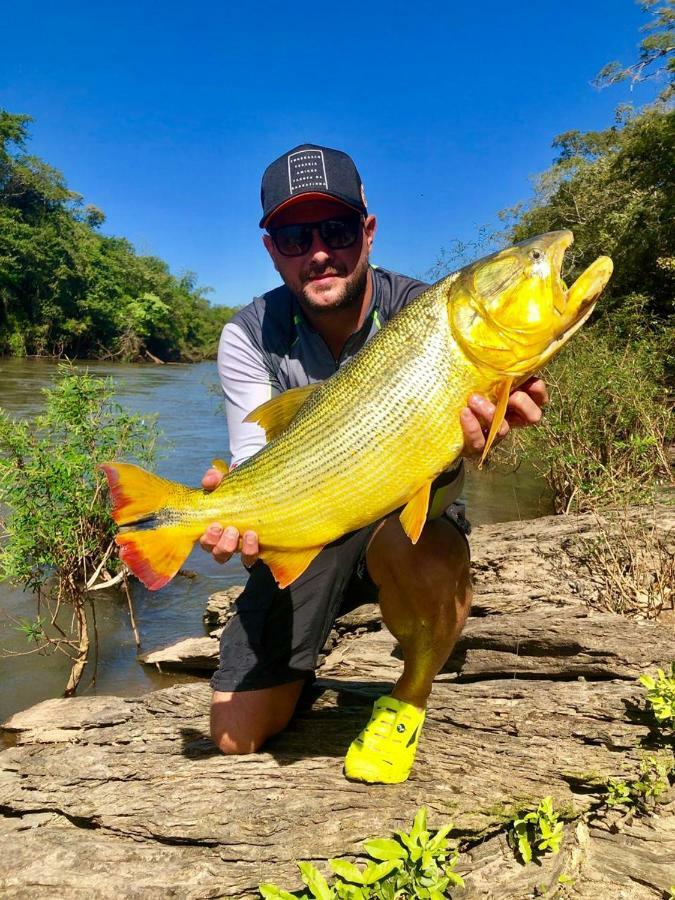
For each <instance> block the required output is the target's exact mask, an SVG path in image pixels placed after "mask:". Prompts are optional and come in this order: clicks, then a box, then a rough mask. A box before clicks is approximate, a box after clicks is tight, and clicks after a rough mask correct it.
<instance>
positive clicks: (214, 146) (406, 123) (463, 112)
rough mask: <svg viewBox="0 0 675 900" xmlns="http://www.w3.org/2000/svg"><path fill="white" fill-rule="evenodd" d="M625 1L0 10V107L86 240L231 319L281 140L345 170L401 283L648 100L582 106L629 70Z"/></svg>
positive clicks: (632, 34)
mask: <svg viewBox="0 0 675 900" xmlns="http://www.w3.org/2000/svg"><path fill="white" fill-rule="evenodd" d="M645 21H646V17H645V16H644V15H643V14H642V13H641V11H640V9H639V7H638V6H637V5H636V4H635V3H633V2H632V0H567V2H566V3H558V2H548V0H540V2H510V3H507V2H503V0H484V2H482V3H477V2H474V3H470V2H462V3H456V2H444V3H430V2H427V0H417V2H406V3H400V2H387V3H383V2H379V0H374V2H371V3H354V2H352V0H348V2H342V3H334V4H327V3H311V2H310V3H278V2H276V3H269V2H266V0H259V2H248V3H226V2H223V0H220V2H217V3H216V2H203V0H202V2H199V3H189V2H188V3H186V2H182V3H176V2H173V0H168V2H164V3H161V4H160V3H149V2H143V0H135V2H133V3H132V2H128V0H121V2H116V3H111V2H103V3H98V4H94V3H90V2H88V3H84V2H68V0H63V2H59V3H54V2H49V3H47V2H30V0H27V2H23V3H13V4H6V5H5V7H4V8H3V14H2V23H3V35H2V40H1V44H2V56H1V57H0V105H1V106H4V107H5V108H7V109H8V110H9V111H11V112H17V113H28V114H30V115H32V116H33V117H34V118H35V123H34V126H33V140H32V143H31V149H32V152H34V153H36V154H37V155H39V156H41V157H43V158H44V159H46V160H47V161H48V162H49V163H51V164H52V165H54V166H56V167H57V168H59V169H61V170H62V171H63V172H64V173H65V174H66V177H67V180H68V183H69V185H70V187H71V188H72V189H74V190H77V191H79V192H80V193H81V194H83V195H84V197H85V201H86V202H87V203H93V204H95V205H96V206H99V207H101V208H102V209H103V210H104V212H105V213H106V215H107V221H106V224H105V226H104V230H105V231H106V233H111V234H118V235H123V236H125V237H128V238H129V239H130V240H131V241H132V242H133V243H134V245H135V246H136V248H137V250H138V251H139V252H141V253H153V254H156V255H158V256H161V257H163V258H164V259H166V260H167V261H168V262H169V264H170V266H171V268H172V270H173V271H174V272H175V273H177V274H179V273H181V272H182V271H185V270H188V269H189V270H192V271H195V272H196V273H197V275H198V278H199V282H200V283H201V284H204V285H209V286H211V287H213V289H214V293H213V294H212V302H217V303H226V304H229V305H239V304H242V303H245V302H248V300H249V299H250V298H251V296H253V295H254V294H258V293H261V292H262V291H264V290H267V289H269V288H271V287H273V286H274V285H275V284H276V283H277V282H278V279H277V276H276V273H275V272H274V270H273V269H272V266H271V264H270V263H269V261H268V259H267V257H266V254H265V252H264V250H263V248H262V244H261V242H260V237H259V229H258V227H257V222H258V219H259V215H260V213H259V186H260V176H261V174H262V170H263V169H264V167H265V166H266V165H267V163H269V162H271V160H272V159H274V158H275V157H277V156H279V155H280V154H281V153H282V152H283V151H285V150H287V149H289V148H291V147H293V146H295V145H296V144H299V143H301V142H303V141H309V142H312V143H319V144H324V145H328V146H332V147H338V148H340V149H344V150H346V151H347V152H349V153H350V154H351V155H352V156H353V158H354V159H355V161H356V163H357V166H358V167H359V170H360V172H361V175H362V177H363V180H364V183H365V187H366V194H367V196H368V202H369V207H370V210H371V211H372V212H375V213H376V214H377V216H378V220H379V233H378V237H377V240H376V246H375V252H374V255H373V259H374V261H375V262H377V263H378V264H380V265H383V266H387V267H389V268H392V269H395V270H397V271H400V272H404V273H407V274H411V275H423V274H424V273H425V272H426V271H427V270H428V269H429V267H430V266H431V265H432V264H433V263H434V261H435V259H436V258H437V256H438V254H439V251H440V250H441V248H442V247H444V246H448V245H449V243H450V242H451V240H452V239H453V238H462V239H467V238H470V237H471V236H472V235H474V234H475V231H476V227H477V226H479V225H481V224H483V223H486V222H494V221H495V220H496V215H495V214H496V212H497V211H498V210H499V209H502V208H503V207H506V206H509V205H511V204H513V203H515V202H516V201H518V200H521V199H524V198H527V197H528V196H529V195H530V193H531V189H530V181H529V178H530V176H532V175H533V174H535V173H537V172H539V171H542V170H543V169H545V168H547V167H548V165H550V163H551V161H552V158H553V152H552V150H551V140H552V138H553V137H554V136H555V135H556V134H558V133H560V132H563V131H566V130H569V129H573V128H577V129H581V130H587V129H594V128H603V127H607V126H608V125H610V124H611V123H612V121H613V110H614V108H615V107H616V106H617V105H618V104H619V103H620V102H625V101H627V100H630V99H631V98H632V99H633V100H634V101H635V102H637V103H642V102H645V100H646V99H648V98H650V97H651V96H652V94H653V88H651V89H641V90H638V91H635V92H634V93H633V94H632V95H631V93H630V91H629V89H628V87H627V86H619V87H616V88H610V89H607V90H604V91H601V92H598V91H596V90H595V89H593V88H592V87H591V86H590V84H589V82H590V80H591V79H592V78H593V76H594V75H595V74H596V73H597V72H598V70H599V69H600V68H601V67H602V66H603V65H604V64H605V63H606V62H608V61H609V60H612V59H620V60H624V61H628V62H630V61H632V60H633V59H634V58H635V56H636V53H637V51H636V46H637V44H638V42H639V40H640V38H641V35H640V34H639V31H638V29H639V27H640V26H641V25H643V24H644V22H645Z"/></svg>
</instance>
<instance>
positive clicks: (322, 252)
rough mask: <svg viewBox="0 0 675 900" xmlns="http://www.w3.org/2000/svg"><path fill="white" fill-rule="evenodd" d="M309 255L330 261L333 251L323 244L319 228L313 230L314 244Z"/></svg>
mask: <svg viewBox="0 0 675 900" xmlns="http://www.w3.org/2000/svg"><path fill="white" fill-rule="evenodd" d="M307 253H308V254H309V255H310V256H313V257H314V258H317V257H318V258H322V259H323V258H326V259H330V255H331V249H330V247H328V246H327V245H326V244H325V243H324V242H323V239H322V237H321V234H320V233H319V229H318V228H312V243H311V244H310V247H309V250H308V251H307Z"/></svg>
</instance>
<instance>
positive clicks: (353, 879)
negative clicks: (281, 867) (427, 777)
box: [260, 807, 464, 900]
mask: <svg viewBox="0 0 675 900" xmlns="http://www.w3.org/2000/svg"><path fill="white" fill-rule="evenodd" d="M451 829H452V823H448V824H446V825H445V826H444V827H443V828H440V829H438V830H437V831H436V832H434V833H432V832H431V831H430V830H429V829H428V828H427V811H426V808H424V807H422V809H420V811H419V812H418V813H417V815H416V816H415V820H414V822H413V826H412V828H411V830H410V832H409V833H407V832H405V831H397V832H395V838H380V839H376V840H371V841H365V842H364V844H363V846H364V848H365V850H366V852H367V854H368V856H369V857H370V860H369V861H368V862H367V864H366V865H365V866H364V867H363V868H362V867H360V866H358V865H355V864H354V863H351V862H348V861H347V860H343V859H331V860H330V866H331V868H332V870H333V872H334V873H335V875H336V878H335V879H334V880H333V883H332V885H329V884H328V882H327V881H326V879H325V878H324V876H323V875H322V874H321V872H319V870H318V869H316V868H315V867H314V866H313V865H312V864H311V863H308V862H300V863H298V868H299V869H300V875H301V876H302V880H303V881H304V883H305V885H306V886H307V888H308V890H309V893H308V892H307V891H299V892H297V891H296V892H295V893H290V892H289V891H285V890H283V889H282V888H279V887H277V886H276V885H274V884H261V885H260V894H261V896H262V897H264V898H267V900H289V898H290V900H311V898H317V900H399V898H400V900H402V898H406V897H410V898H412V897H414V898H420V900H444V898H447V897H450V896H451V894H450V889H451V888H452V887H461V886H463V884H464V882H463V880H462V878H461V877H460V876H459V875H457V873H456V872H455V871H454V869H455V866H456V865H457V858H458V853H457V850H456V849H451V847H450V842H449V840H448V837H447V836H448V834H449V832H450V830H451Z"/></svg>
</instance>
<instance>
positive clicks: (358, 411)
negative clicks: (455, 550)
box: [103, 231, 612, 590]
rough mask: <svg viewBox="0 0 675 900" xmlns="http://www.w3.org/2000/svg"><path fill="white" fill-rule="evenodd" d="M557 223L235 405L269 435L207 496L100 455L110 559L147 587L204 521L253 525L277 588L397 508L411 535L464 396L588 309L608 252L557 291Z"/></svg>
mask: <svg viewBox="0 0 675 900" xmlns="http://www.w3.org/2000/svg"><path fill="white" fill-rule="evenodd" d="M572 240H573V237H572V233H571V232H569V231H556V232H551V233H549V234H544V235H541V236H540V237H536V238H532V239H531V240H528V241H524V242H523V243H521V244H518V245H516V246H514V247H510V248H509V249H506V250H502V251H500V252H498V253H495V254H493V255H492V256H488V257H486V258H485V259H481V260H478V261H477V262H474V263H472V264H471V265H469V266H466V267H465V268H463V269H461V270H460V271H458V272H456V273H454V274H453V275H449V276H448V277H447V278H444V279H443V280H442V281H439V282H438V283H437V284H435V285H434V286H433V287H431V288H429V290H427V291H425V293H423V294H422V295H421V296H419V297H418V298H417V299H416V300H414V301H413V302H412V303H410V304H409V305H408V306H407V307H406V308H405V309H403V310H402V311H401V312H400V313H399V314H398V315H397V316H395V317H394V318H393V319H392V320H391V322H389V323H388V324H387V325H385V326H384V328H383V329H382V330H381V331H380V332H378V334H377V335H375V337H373V338H372V340H370V341H369V342H368V343H367V344H366V345H365V346H364V347H363V349H362V350H361V351H360V352H359V353H358V354H357V356H355V357H354V359H353V360H351V361H350V362H349V363H348V364H347V365H345V366H344V367H343V368H342V369H340V370H339V371H338V372H337V373H336V374H335V375H334V376H333V377H332V378H330V379H328V381H325V382H324V383H323V384H321V385H312V386H310V387H308V388H298V389H295V390H290V391H287V392H285V393H284V394H281V395H280V396H278V397H275V398H273V399H272V400H270V401H269V402H267V403H265V404H263V406H261V407H259V408H258V409H257V410H254V412H253V413H251V414H250V416H249V417H248V420H249V421H255V422H258V423H259V424H260V425H262V426H263V427H264V428H265V431H266V434H267V438H268V441H269V443H267V445H266V446H265V447H264V448H263V449H262V450H261V451H260V452H259V453H256V455H255V456H253V457H251V458H250V459H248V460H247V461H246V462H244V463H243V464H242V465H241V466H239V467H238V468H236V469H235V470H234V471H232V472H231V473H230V474H228V475H226V477H225V478H224V479H223V481H222V483H221V484H220V486H219V487H218V488H217V489H216V490H215V491H213V492H211V493H209V492H206V491H203V490H201V489H194V488H188V487H185V486H183V485H180V484H175V483H173V482H170V481H166V480H164V479H162V478H158V477H157V476H155V475H150V474H148V473H147V472H144V471H143V470H142V469H139V468H138V467H137V466H133V465H129V464H126V463H106V464H105V465H104V466H103V469H104V470H105V472H106V474H107V476H108V482H109V485H110V489H111V492H112V497H113V501H114V509H113V517H114V519H115V521H116V522H117V523H118V524H119V525H124V526H131V527H130V528H127V529H125V530H123V531H122V532H120V533H119V534H118V535H117V538H116V540H117V543H118V544H119V546H120V548H121V550H120V557H121V558H122V559H123V561H124V562H125V563H126V564H127V565H128V566H129V568H130V569H131V570H132V571H133V572H134V574H135V575H137V576H138V578H140V579H141V581H143V583H144V584H145V585H146V586H147V587H148V588H150V589H151V590H157V589H158V588H160V587H162V586H163V585H164V584H166V583H167V581H169V580H170V579H171V578H172V577H173V576H174V575H175V574H176V572H177V571H178V569H179V568H180V566H181V564H182V563H183V562H184V560H185V558H186V557H187V555H188V554H189V552H190V550H191V549H192V546H193V544H194V542H195V541H196V540H197V538H198V537H199V536H200V535H201V534H202V533H203V532H204V531H205V530H206V528H207V526H208V525H209V524H210V523H211V522H216V521H219V522H221V523H222V524H223V525H233V526H235V527H236V528H238V529H239V531H240V533H243V532H244V531H246V530H247V529H252V530H253V531H256V532H257V533H258V536H259V540H260V556H261V558H262V559H263V560H264V561H265V562H266V563H267V565H268V566H269V567H270V569H271V570H272V573H273V575H274V577H275V578H276V580H277V582H278V583H279V585H280V586H281V587H285V586H286V585H288V584H290V583H291V582H292V581H294V580H295V579H296V578H297V577H298V576H299V575H300V574H301V573H302V572H303V571H304V570H305V569H306V568H307V566H308V565H309V564H310V562H311V561H312V559H314V557H315V556H316V555H317V554H318V553H319V551H320V550H321V548H322V547H324V546H325V545H326V544H328V543H330V542H331V541H334V540H336V539H337V538H339V537H340V536H341V535H343V534H346V533H347V532H349V531H353V530H354V529H357V528H360V527H362V526H364V525H366V524H368V523H370V522H374V521H376V520H377V519H379V518H381V517H382V516H384V515H386V514H388V513H391V512H392V511H393V510H396V509H398V508H400V507H403V510H402V512H401V515H400V518H401V523H402V525H403V528H404V529H405V531H406V533H407V534H408V536H409V537H410V539H411V541H413V542H415V541H417V539H418V538H419V536H420V533H421V531H422V528H423V526H424V522H425V520H426V516H427V510H428V506H429V495H430V487H431V484H432V482H433V480H434V479H435V478H436V476H437V475H438V474H439V473H440V472H442V471H443V470H444V469H446V468H447V467H448V466H449V465H450V464H451V463H452V462H453V460H455V459H456V458H457V457H458V456H459V454H460V453H461V451H462V447H463V444H464V437H463V433H462V428H461V426H460V420H459V414H460V410H461V409H462V408H463V407H464V406H466V403H467V399H468V397H469V395H470V394H472V393H474V392H475V393H479V394H484V395H485V396H487V397H489V398H490V399H492V400H493V401H494V402H495V403H496V405H497V411H496V414H495V417H494V422H493V425H492V428H491V431H490V434H489V436H488V440H487V443H486V449H485V452H487V450H488V448H489V446H490V444H491V443H492V441H493V440H494V437H495V435H496V433H497V430H498V428H499V425H500V423H501V421H502V419H503V417H504V414H505V410H506V403H507V400H508V397H509V392H510V391H511V389H512V388H513V387H514V385H517V384H518V383H520V382H522V381H524V380H525V379H526V378H527V377H528V376H530V375H532V374H534V373H535V372H536V371H537V370H539V369H540V367H541V366H542V365H543V364H544V363H546V362H548V360H550V359H551V358H552V357H553V356H554V354H555V353H557V351H558V350H559V349H560V348H561V347H562V345H563V344H564V343H565V342H566V341H567V340H568V339H569V338H570V337H571V335H572V334H574V332H575V331H577V329H578V328H580V327H581V325H582V324H583V323H584V322H585V321H586V319H587V318H588V316H589V315H590V313H591V311H592V309H593V306H594V305H595V301H596V299H597V297H598V295H599V294H600V292H601V291H602V289H603V288H604V286H605V284H606V283H607V281H608V279H609V277H610V275H611V272H612V262H611V260H610V259H609V258H608V257H606V256H601V257H600V258H599V259H597V260H596V261H595V262H594V263H593V264H592V265H591V266H589V268H588V269H586V271H585V272H584V273H583V274H582V275H581V276H580V277H579V278H578V279H577V281H575V283H574V284H573V285H572V286H571V287H570V288H569V290H566V289H565V285H564V284H563V282H562V280H561V277H560V267H561V264H562V259H563V255H564V252H565V249H566V248H567V247H568V246H569V245H570V244H571V242H572Z"/></svg>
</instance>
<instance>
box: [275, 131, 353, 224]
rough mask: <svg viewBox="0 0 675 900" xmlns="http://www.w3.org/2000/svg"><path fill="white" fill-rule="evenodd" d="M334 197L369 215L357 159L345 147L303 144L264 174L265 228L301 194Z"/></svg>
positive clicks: (306, 197) (280, 158)
mask: <svg viewBox="0 0 675 900" xmlns="http://www.w3.org/2000/svg"><path fill="white" fill-rule="evenodd" d="M309 195H318V196H322V197H333V198H335V199H336V200H340V201H341V202H342V203H345V204H346V205H347V206H351V207H352V208H353V209H355V210H357V211H358V212H360V213H362V215H364V216H365V215H367V214H368V210H367V209H366V195H365V193H364V190H363V184H362V183H361V176H360V175H359V173H358V171H357V168H356V166H355V165H354V162H353V161H352V159H351V157H349V156H347V154H346V153H343V152H342V151H341V150H331V149H330V148H329V147H319V146H317V145H316V144H301V145H300V146H299V147H294V148H293V150H289V151H288V153H284V155H283V156H280V157H279V159H275V160H274V162H273V163H271V164H270V165H269V166H268V167H267V168H266V169H265V172H264V174H263V178H262V186H261V188H260V199H261V201H262V208H263V216H262V219H261V220H260V227H261V228H265V226H266V225H267V223H268V221H269V219H270V218H271V216H272V215H274V213H276V212H278V211H279V210H280V209H283V208H284V207H286V206H290V205H291V204H292V203H293V202H294V201H295V200H296V198H298V197H301V196H302V197H303V199H305V200H307V199H310V196H309Z"/></svg>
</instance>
